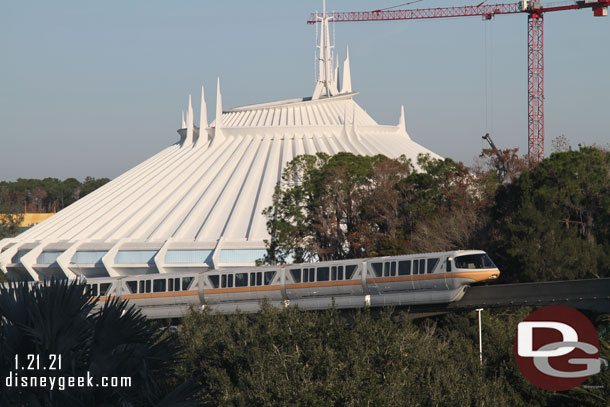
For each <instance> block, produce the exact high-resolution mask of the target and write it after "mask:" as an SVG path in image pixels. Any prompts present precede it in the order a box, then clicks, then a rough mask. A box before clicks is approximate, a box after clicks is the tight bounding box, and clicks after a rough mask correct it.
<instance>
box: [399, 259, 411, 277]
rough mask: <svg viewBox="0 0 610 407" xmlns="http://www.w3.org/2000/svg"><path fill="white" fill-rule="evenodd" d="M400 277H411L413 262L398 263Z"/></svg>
mask: <svg viewBox="0 0 610 407" xmlns="http://www.w3.org/2000/svg"><path fill="white" fill-rule="evenodd" d="M398 275H399V276H410V275H411V260H404V261H399V262H398Z"/></svg>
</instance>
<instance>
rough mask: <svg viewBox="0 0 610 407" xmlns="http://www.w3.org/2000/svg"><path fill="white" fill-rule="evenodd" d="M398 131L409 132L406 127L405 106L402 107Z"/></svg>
mask: <svg viewBox="0 0 610 407" xmlns="http://www.w3.org/2000/svg"><path fill="white" fill-rule="evenodd" d="M398 129H399V130H404V131H407V128H406V126H405V105H402V106H400V119H398Z"/></svg>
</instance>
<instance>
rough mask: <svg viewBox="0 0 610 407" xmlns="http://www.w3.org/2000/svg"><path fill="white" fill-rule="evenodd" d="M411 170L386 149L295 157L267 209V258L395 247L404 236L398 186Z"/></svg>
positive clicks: (360, 253) (334, 255) (349, 254)
mask: <svg viewBox="0 0 610 407" xmlns="http://www.w3.org/2000/svg"><path fill="white" fill-rule="evenodd" d="M411 170H412V167H411V164H410V163H409V162H408V161H406V160H404V159H398V160H391V159H388V158H387V157H384V156H382V155H377V156H374V157H366V156H356V155H353V154H351V153H339V154H337V155H335V156H332V157H330V156H328V155H326V154H321V153H320V154H317V155H316V156H307V155H305V156H299V157H296V158H295V159H294V160H293V161H291V162H290V163H289V164H288V166H287V168H286V169H285V171H284V173H283V174H282V185H280V186H278V187H276V190H275V194H274V196H273V206H271V207H269V208H267V209H266V210H265V212H264V213H265V215H266V216H267V218H268V223H267V227H268V230H269V233H270V235H271V236H272V240H271V242H268V245H269V250H268V255H267V258H266V260H267V261H268V262H274V261H279V262H283V261H286V260H287V259H289V258H293V259H294V260H295V261H297V262H302V261H310V260H313V259H319V260H328V259H343V258H355V257H365V256H370V255H377V253H379V252H380V251H383V248H384V246H390V247H391V246H392V244H388V243H387V242H388V241H392V240H400V239H401V238H402V230H401V225H400V224H398V223H397V221H398V218H397V215H398V212H399V205H400V203H399V201H400V196H399V193H398V189H397V188H396V187H397V186H398V183H399V182H400V180H401V179H403V178H404V177H406V176H408V174H409V173H410V172H411Z"/></svg>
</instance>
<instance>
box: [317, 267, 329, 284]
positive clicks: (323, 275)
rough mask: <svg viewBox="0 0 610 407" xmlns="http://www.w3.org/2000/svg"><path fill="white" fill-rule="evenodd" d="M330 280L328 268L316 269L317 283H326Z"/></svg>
mask: <svg viewBox="0 0 610 407" xmlns="http://www.w3.org/2000/svg"><path fill="white" fill-rule="evenodd" d="M329 279H330V274H329V269H328V267H318V280H317V281H328V280H329Z"/></svg>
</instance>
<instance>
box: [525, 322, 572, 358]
mask: <svg viewBox="0 0 610 407" xmlns="http://www.w3.org/2000/svg"><path fill="white" fill-rule="evenodd" d="M534 328H546V329H554V330H556V331H559V332H561V335H562V337H563V339H562V340H561V341H560V342H578V334H577V333H576V331H575V330H574V328H572V327H571V326H570V325H566V324H564V323H561V322H548V321H532V322H521V323H519V326H518V327H517V349H518V353H519V356H523V357H535V356H538V357H549V358H550V357H555V356H563V355H567V354H568V353H570V352H572V351H573V350H574V347H573V346H563V347H561V348H557V349H555V350H546V351H544V350H533V349H532V346H533V344H534V335H533V330H534Z"/></svg>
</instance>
